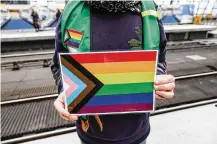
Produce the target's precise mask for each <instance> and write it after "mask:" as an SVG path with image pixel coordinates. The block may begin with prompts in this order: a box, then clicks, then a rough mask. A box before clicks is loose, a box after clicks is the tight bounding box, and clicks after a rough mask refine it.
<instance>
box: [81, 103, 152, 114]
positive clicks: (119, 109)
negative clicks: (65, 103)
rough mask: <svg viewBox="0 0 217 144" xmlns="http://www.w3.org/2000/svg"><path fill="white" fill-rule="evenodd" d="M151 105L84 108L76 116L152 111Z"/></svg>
mask: <svg viewBox="0 0 217 144" xmlns="http://www.w3.org/2000/svg"><path fill="white" fill-rule="evenodd" d="M152 110H153V104H151V103H146V104H122V105H108V106H85V107H83V108H82V109H81V110H80V111H79V112H78V114H88V113H111V112H114V113H115V112H129V111H152Z"/></svg>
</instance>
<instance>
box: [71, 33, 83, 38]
mask: <svg viewBox="0 0 217 144" xmlns="http://www.w3.org/2000/svg"><path fill="white" fill-rule="evenodd" d="M69 34H70V37H71V38H73V39H76V40H81V39H82V35H80V34H76V33H72V32H70V33H69Z"/></svg>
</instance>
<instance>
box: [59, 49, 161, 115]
mask: <svg viewBox="0 0 217 144" xmlns="http://www.w3.org/2000/svg"><path fill="white" fill-rule="evenodd" d="M65 55H67V54H65ZM65 55H61V56H62V57H61V58H62V60H61V61H64V60H63V59H65V60H66V61H68V62H69V63H70V64H71V65H74V68H73V69H75V68H76V69H77V70H80V72H82V71H83V70H84V71H83V72H84V73H85V74H84V73H83V76H84V77H86V78H89V79H91V81H93V77H94V78H95V80H94V81H95V82H93V83H94V86H97V85H98V84H99V86H98V89H97V90H96V91H95V92H94V93H92V94H91V96H90V95H89V96H90V97H89V98H88V99H87V96H81V95H83V94H81V95H80V96H79V95H78V96H77V98H75V97H74V98H73V99H71V100H69V99H70V97H72V96H68V98H67V104H68V107H69V109H70V111H71V112H72V113H77V114H95V113H123V112H132V111H136V112H138V111H140V112H141V111H152V110H153V108H154V106H153V103H154V89H153V85H154V76H155V72H156V61H157V51H131V52H103V53H79V54H69V55H70V56H69V55H68V56H65ZM64 56H65V57H64ZM78 64H79V65H80V66H78ZM63 66H64V64H63ZM77 66H78V67H77ZM67 67H68V69H72V67H71V68H70V67H69V66H67ZM86 72H88V73H86ZM72 73H74V74H76V72H72ZM64 74H65V73H64ZM77 76H78V77H80V78H82V76H80V75H77ZM69 77H70V76H69ZM71 78H72V77H71ZM83 79H84V78H83ZM67 80H68V79H67ZM96 80H98V82H97V81H96ZM68 81H69V80H68ZM73 81H74V80H73ZM68 83H69V82H68ZM75 83H76V82H75ZM84 83H85V85H86V86H87V87H86V88H85V87H84V85H83V87H82V86H81V87H82V88H83V89H84V91H85V89H88V84H87V83H86V82H84ZM73 84H74V83H73ZM78 85H79V84H78ZM94 86H92V87H94ZM73 87H75V86H73ZM68 91H69V90H68ZM74 91H76V90H74ZM89 91H91V90H89ZM68 93H69V92H68ZM90 93H91V92H90ZM68 95H69V94H68ZM73 96H74V95H73ZM81 103H82V104H81ZM79 104H80V106H79V107H77V105H79Z"/></svg>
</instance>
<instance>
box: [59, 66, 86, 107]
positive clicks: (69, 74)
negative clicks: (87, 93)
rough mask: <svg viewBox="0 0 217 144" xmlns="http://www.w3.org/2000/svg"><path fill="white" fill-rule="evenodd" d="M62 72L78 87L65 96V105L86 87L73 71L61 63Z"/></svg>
mask: <svg viewBox="0 0 217 144" xmlns="http://www.w3.org/2000/svg"><path fill="white" fill-rule="evenodd" d="M62 70H63V73H64V74H65V75H66V76H68V77H69V78H70V79H71V80H72V81H73V82H74V83H76V84H77V85H78V88H77V89H75V91H74V92H73V93H72V94H71V95H70V96H69V97H68V98H67V105H69V104H70V103H71V102H72V101H73V100H75V98H76V97H77V96H78V95H79V94H80V93H81V92H82V91H83V90H84V89H85V88H86V87H87V85H86V84H85V83H83V82H82V81H81V80H80V79H78V78H77V77H76V76H75V75H74V74H73V73H71V72H70V71H69V70H68V69H67V68H65V67H64V66H63V65H62Z"/></svg>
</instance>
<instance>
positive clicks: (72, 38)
mask: <svg viewBox="0 0 217 144" xmlns="http://www.w3.org/2000/svg"><path fill="white" fill-rule="evenodd" d="M67 32H68V37H69V38H68V39H66V41H65V44H66V45H68V46H71V47H75V48H79V45H80V43H81V40H82V36H83V33H82V32H79V31H76V30H72V29H67Z"/></svg>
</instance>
